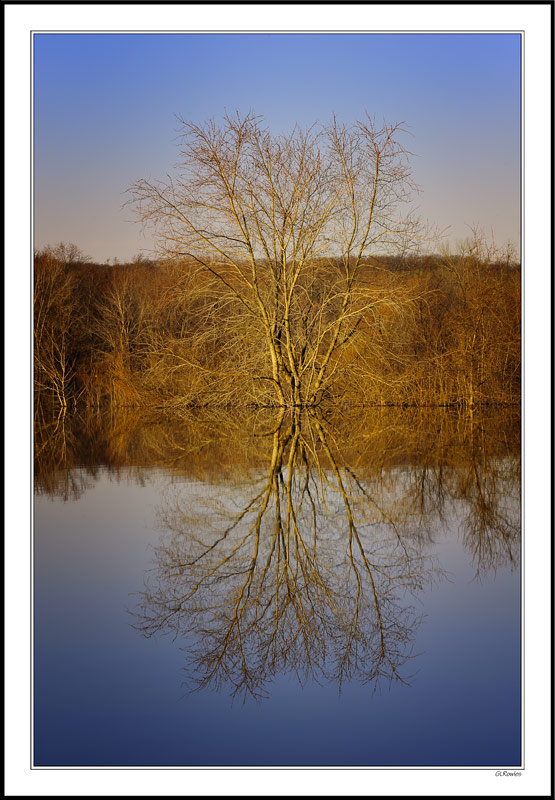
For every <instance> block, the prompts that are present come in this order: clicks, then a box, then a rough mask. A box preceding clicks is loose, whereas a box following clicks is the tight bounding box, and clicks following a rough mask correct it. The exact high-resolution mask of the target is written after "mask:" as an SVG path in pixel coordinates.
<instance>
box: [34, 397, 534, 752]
mask: <svg viewBox="0 0 555 800" xmlns="http://www.w3.org/2000/svg"><path fill="white" fill-rule="evenodd" d="M518 432H519V421H518V419H517V418H514V417H513V416H512V415H511V414H509V413H505V414H504V415H499V414H497V415H490V416H489V417H485V416H484V417H480V416H479V417H477V416H476V415H475V416H474V417H473V418H468V417H459V416H457V415H452V414H448V413H446V412H444V411H439V412H438V411H434V413H422V412H413V411H408V410H407V411H404V412H400V411H395V410H384V411H375V410H374V411H373V412H372V413H369V412H365V413H363V412H357V413H356V414H348V415H347V414H344V415H341V416H339V415H338V416H336V417H334V418H329V419H326V418H325V417H323V416H319V417H316V416H309V415H300V414H298V415H296V416H294V415H293V416H292V415H283V416H282V417H281V418H278V417H276V416H273V417H272V416H270V415H267V416H266V415H260V414H258V415H254V416H252V417H251V418H249V419H241V420H238V419H230V418H215V417H205V416H204V417H198V418H197V417H193V416H192V415H191V416H186V417H185V416H184V417H183V418H182V419H180V420H169V419H165V420H162V419H157V418H150V419H147V420H140V421H138V420H137V419H134V420H133V421H132V422H131V420H130V419H129V418H127V419H126V418H123V417H122V418H119V419H111V420H110V421H108V420H102V421H101V420H96V421H93V420H88V421H87V423H86V425H85V424H84V421H81V423H80V424H79V425H78V424H76V423H70V421H69V420H63V421H60V420H58V421H57V423H56V422H53V423H52V424H50V425H45V426H37V444H36V453H37V457H36V463H35V490H36V504H35V533H34V543H35V641H34V648H35V650H34V655H35V666H34V687H35V699H34V703H35V727H34V735H35V741H34V756H35V764H36V765H37V766H62V765H63V766H200V765H205V766H227V765H230V766H251V765H252V766H255V765H265V766H280V765H284V766H295V765H300V766H442V765H443V766H445V765H448V766H516V765H518V764H519V763H520V565H519V554H520V464H519V442H518ZM195 688H196V689H197V691H194V692H192V693H191V692H190V690H191V689H195ZM233 698H234V699H233ZM258 698H262V699H258Z"/></svg>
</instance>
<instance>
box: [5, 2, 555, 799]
mask: <svg viewBox="0 0 555 800" xmlns="http://www.w3.org/2000/svg"><path fill="white" fill-rule="evenodd" d="M551 12H552V8H551V5H550V4H549V3H538V4H534V3H523V4H491V5H488V4H480V3H478V4H466V5H449V4H447V3H445V4H443V3H440V4H429V5H426V4H420V3H415V4H407V5H397V4H388V5H386V4H373V3H366V4H365V3H363V4H347V3H346V4H335V5H324V4H306V5H303V4H299V5H297V4H295V5H286V4H284V5H263V4H253V5H249V4H244V5H242V4H235V3H228V4H226V5H217V6H214V5H194V4H187V3H179V4H173V5H172V4H168V5H166V4H156V3H151V4H145V5H142V4H128V5H125V4H122V5H116V4H112V5H92V4H91V5H88V4H71V3H67V4H58V5H56V4H50V3H46V4H40V5H38V4H37V5H22V4H16V3H13V4H8V5H6V6H5V22H6V33H5V65H6V79H5V89H6V91H5V111H6V115H5V118H6V128H5V134H6V135H5V154H6V155H5V169H6V181H5V229H6V245H5V289H6V292H5V297H6V301H5V302H6V307H5V311H6V322H5V325H6V327H5V333H6V334H7V335H6V346H5V355H6V361H5V364H6V366H5V375H6V378H7V380H6V382H5V386H6V390H5V408H6V411H5V414H6V416H5V433H6V451H5V452H6V456H5V462H6V463H5V475H6V479H5V481H6V483H5V489H6V497H7V504H6V512H5V521H6V544H5V556H6V564H7V570H6V590H5V597H6V612H5V622H6V645H7V647H6V657H5V675H6V678H5V681H6V683H5V686H6V716H5V726H6V739H5V741H6V745H5V763H6V781H5V791H6V795H7V796H10V795H30V796H35V795H50V794H52V795H61V796H64V795H77V796H79V795H81V794H88V795H97V796H102V795H112V794H114V795H129V796H149V795H153V796H156V795H160V794H162V795H181V796H186V795H200V796H203V795H205V796H206V795H208V796H211V795H212V796H214V795H216V796H217V795H221V796H233V795H238V796H242V795H250V794H252V795H257V794H260V795H277V796H279V795H297V794H298V795H316V796H318V795H322V796H325V795H331V796H334V795H335V796H342V795H363V796H369V795H374V794H375V795H384V796H420V795H423V796H425V795H444V796H449V795H459V796H461V795H462V796H495V795H501V796H529V795H535V796H546V797H549V796H550V786H551V784H550V775H551V765H552V761H551V759H552V739H551V724H550V723H551V719H550V715H551V694H550V693H551V681H550V678H551V669H550V667H551V663H552V662H551V646H550V645H551V641H550V638H549V632H550V631H551V625H550V624H549V623H550V621H551V620H550V611H551V593H550V587H551V580H552V574H551V558H550V556H551V542H550V539H551V535H550V520H551V508H550V498H551V491H552V485H551V466H550V451H549V445H548V442H551V437H550V433H551V429H550V426H551V383H550V373H549V367H548V366H547V362H548V358H549V355H550V353H549V349H548V348H549V346H550V344H551V326H550V322H551V306H550V299H551V267H552V264H551V249H550V248H551V237H552V206H551V176H552V165H551V162H550V158H551V155H550V154H551V148H550V145H551V135H552V128H551V110H552V109H551V106H550V98H551V86H550V79H551V39H550V34H551V23H552V19H551ZM214 19H217V20H218V30H217V31H216V30H214V29H213V28H212V27H211V22H212V20H214ZM315 19H317V20H318V31H315V30H314V28H313V27H312V26H313V25H314V20H315ZM288 20H291V22H292V23H293V22H294V26H293V25H292V24H291V25H290V24H288ZM398 20H402V21H403V32H404V31H410V32H418V31H421V32H432V31H433V32H452V31H456V32H477V31H480V32H483V31H492V32H494V31H495V32H499V31H504V32H505V31H511V32H523V33H524V38H525V48H524V53H525V62H524V86H523V89H524V120H525V137H524V146H523V156H524V159H523V163H524V178H525V180H524V186H523V196H522V200H523V212H524V213H523V231H522V233H523V236H522V255H523V259H522V260H523V275H524V284H525V322H524V343H525V344H524V381H525V383H524V388H525V395H524V400H525V404H524V410H525V414H524V432H525V453H524V455H525V471H524V485H523V494H524V498H525V507H524V512H525V516H524V529H525V531H526V537H525V540H526V544H525V565H524V575H525V584H524V585H525V605H524V614H525V625H524V631H525V640H524V651H525V654H526V673H525V697H526V703H525V707H524V714H525V716H524V727H525V738H524V745H525V759H526V760H525V768H524V769H522V770H520V772H521V776H520V777H518V778H517V777H514V778H511V777H504V778H501V777H496V776H495V772H494V771H493V770H490V769H469V768H467V769H464V770H463V769H456V770H454V769H425V768H420V769H410V768H404V769H377V768H368V769H362V770H360V769H341V770H336V769H303V768H299V769H272V770H265V769H240V768H236V769H225V768H222V769H191V768H189V769H188V768H182V769H175V770H173V769H165V768H161V769H148V768H144V769H119V768H115V769H63V770H62V769H31V767H30V712H31V708H30V694H29V686H30V641H29V619H30V614H31V603H30V600H31V585H30V581H29V569H28V565H29V563H30V560H31V552H30V537H29V531H30V529H31V507H30V499H29V496H28V486H29V484H28V483H27V481H28V480H29V479H30V477H31V469H32V465H30V461H29V459H30V453H31V429H30V420H31V418H32V416H31V411H30V398H31V367H30V364H29V360H28V354H29V353H30V352H31V319H32V317H31V308H30V306H31V302H30V296H31V295H30V286H31V284H30V260H31V256H32V247H31V241H30V233H29V232H30V230H31V159H30V153H31V149H30V148H31V140H30V131H31V96H30V86H31V72H30V64H31V60H30V45H31V31H38V30H56V31H77V30H78V31H102V32H106V31H126V32H139V31H141V32H142V31H153V30H156V31H172V32H175V31H184V32H185V31H187V32H201V31H202V32H205V31H210V32H218V31H221V32H241V31H242V32H261V31H272V32H278V31H279V32H293V31H295V32H310V33H313V32H338V31H342V32H343V31H345V32H365V31H371V32H401V31H399V30H398V29H396V28H395V23H396V22H397V21H398ZM130 23H132V26H131V25H130ZM546 343H548V344H547V346H546ZM549 363H550V362H549ZM24 398H28V401H27V403H25V400H24ZM267 772H271V775H268V774H267ZM453 772H455V773H456V774H453ZM184 790H186V791H184Z"/></svg>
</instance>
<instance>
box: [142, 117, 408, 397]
mask: <svg viewBox="0 0 555 800" xmlns="http://www.w3.org/2000/svg"><path fill="white" fill-rule="evenodd" d="M179 121H180V124H181V126H182V137H181V139H180V148H179V149H180V156H181V158H180V161H179V163H178V165H177V174H176V175H175V177H171V176H167V178H166V180H164V181H159V182H153V181H151V180H147V179H142V180H139V181H137V183H136V184H135V185H134V186H133V187H132V188H131V189H130V195H131V199H130V202H131V204H132V205H133V206H134V208H135V209H136V212H137V214H138V217H139V219H140V220H142V221H143V223H145V224H148V225H152V226H153V227H154V232H155V236H156V238H157V241H158V245H159V248H160V251H161V254H162V255H165V256H174V255H176V254H181V255H186V256H188V257H189V259H191V260H193V261H194V263H195V264H196V265H197V269H198V270H199V271H201V272H202V273H204V274H205V275H206V276H211V278H212V279H213V280H215V281H216V284H217V285H218V287H219V291H220V296H221V299H222V301H223V303H224V304H225V306H226V311H227V322H228V324H229V325H230V326H231V327H232V328H234V329H235V330H236V329H237V328H238V327H240V328H241V330H242V331H243V341H244V342H245V344H247V343H248V344H251V343H253V345H256V343H258V344H259V346H260V348H261V351H262V352H263V354H264V361H263V367H264V368H263V369H262V370H261V371H260V374H255V375H252V379H253V380H255V381H258V382H259V385H260V387H261V388H260V393H261V396H262V397H264V396H265V397H266V399H267V402H268V403H273V404H277V405H282V406H283V405H294V406H301V405H313V404H315V403H318V402H319V401H320V400H321V398H322V396H323V395H324V393H325V392H326V390H327V389H328V388H329V386H330V385H331V383H332V381H333V376H334V370H335V364H336V361H337V356H338V354H339V353H340V351H341V348H343V347H344V346H345V345H346V343H347V342H349V341H350V339H351V338H352V337H353V336H354V335H355V333H356V331H357V329H358V327H359V325H360V324H361V322H362V320H363V319H368V320H370V321H371V320H372V318H373V314H375V312H376V308H377V307H379V306H380V305H384V304H385V305H388V304H393V305H396V304H398V302H399V299H398V298H396V297H395V296H393V297H392V296H390V295H389V294H386V293H380V292H375V291H372V290H371V289H369V287H368V286H367V285H366V284H365V283H364V282H363V281H362V280H361V277H362V274H363V272H364V267H365V266H366V265H367V264H368V260H369V258H370V257H371V256H372V254H375V253H387V252H390V251H391V250H397V249H399V248H400V249H402V250H403V252H406V250H407V248H409V247H410V246H412V245H414V243H415V242H416V241H417V240H418V237H419V235H421V233H422V231H421V229H420V225H419V222H418V221H417V220H416V219H415V218H414V217H413V216H412V215H411V214H410V213H407V214H406V215H402V214H400V213H399V209H400V208H401V207H402V206H403V204H405V203H407V202H408V201H409V200H410V198H411V191H412V190H413V189H415V188H416V187H415V186H414V184H413V182H412V180H411V171H410V165H409V162H408V156H409V153H408V151H407V150H406V148H405V147H404V146H403V144H402V143H401V141H400V137H401V135H402V134H403V133H404V128H403V126H402V125H400V124H396V125H387V124H384V125H383V126H381V127H380V126H378V125H376V124H375V122H374V121H373V120H372V119H371V118H370V117H368V116H367V117H366V118H365V120H364V121H362V122H357V123H356V124H354V125H353V126H351V127H347V126H345V125H342V124H340V123H339V122H338V121H337V120H336V119H333V121H332V122H331V124H329V125H327V126H323V127H317V126H316V125H315V126H312V127H311V128H309V129H308V130H302V129H301V128H299V127H297V126H296V127H294V128H293V130H292V131H291V132H290V133H288V134H283V135H274V134H272V133H271V132H270V131H269V130H268V129H267V128H265V127H264V126H263V124H262V120H261V118H260V117H257V116H255V115H254V114H252V113H249V114H247V115H246V116H244V117H242V116H240V115H239V114H235V115H228V114H226V116H225V117H224V119H223V123H222V124H221V125H217V124H216V123H215V122H214V121H210V122H207V123H205V124H202V125H197V124H195V123H192V122H187V121H185V120H183V119H180V120H179ZM254 361H255V362H256V363H258V362H257V360H256V359H255V360H254Z"/></svg>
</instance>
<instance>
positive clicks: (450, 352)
mask: <svg viewBox="0 0 555 800" xmlns="http://www.w3.org/2000/svg"><path fill="white" fill-rule="evenodd" d="M64 249H66V250H68V247H67V246H62V247H60V246H57V247H46V248H44V249H42V250H40V251H37V252H36V253H35V261H34V363H35V398H36V400H37V402H38V403H40V404H42V405H45V406H48V407H49V406H54V407H56V408H58V409H62V408H63V409H65V408H73V407H75V406H76V405H79V406H81V405H87V406H93V407H96V408H105V407H112V408H115V407H123V406H125V407H128V406H152V405H156V406H164V407H171V406H182V405H187V406H194V407H205V406H227V407H233V406H244V405H256V406H274V405H281V404H282V402H284V401H283V400H281V399H280V398H279V396H276V392H275V390H274V385H273V380H272V374H271V360H270V359H269V358H268V352H267V348H266V347H265V343H264V336H263V332H262V331H260V330H259V329H258V330H257V328H256V326H253V325H252V324H249V314H248V312H247V311H246V310H245V309H242V308H241V305H240V303H238V302H236V303H233V302H232V301H230V298H229V294H228V292H227V290H226V287H225V286H223V284H222V283H221V282H220V281H219V280H217V279H214V278H213V277H212V278H211V277H210V275H209V274H208V275H206V273H204V272H203V271H201V270H199V269H198V265H197V264H196V263H195V262H194V260H192V259H191V258H188V257H186V256H180V257H174V258H171V257H168V258H165V259H161V260H158V261H155V262H154V261H148V260H146V259H144V258H142V259H141V258H137V259H135V260H134V262H132V263H122V264H117V265H113V264H112V265H107V264H97V263H93V262H91V261H90V260H87V259H86V258H85V257H84V256H83V255H82V254H81V252H80V251H79V250H78V248H76V247H73V248H69V249H71V250H72V251H73V256H72V258H68V257H66V255H67V254H66V253H64ZM312 269H313V272H314V280H313V282H312V284H311V286H310V287H307V292H306V295H305V298H306V308H305V310H304V311H305V314H306V315H309V314H311V313H312V314H314V313H315V311H314V310H313V308H312V304H317V303H318V302H319V298H321V296H325V295H326V294H328V295H329V293H330V284H332V283H333V281H334V280H335V279H336V275H337V274H338V272H340V265H338V264H337V262H336V261H335V260H334V259H333V258H329V259H324V258H321V259H320V260H318V262H316V263H314V264H313V265H312ZM359 272H360V277H359V284H360V285H362V286H363V287H364V290H365V292H366V294H367V296H368V297H372V298H373V302H372V304H371V305H369V307H368V308H367V309H365V310H364V311H361V312H360V314H359V315H358V316H357V322H356V326H355V325H352V327H351V328H350V329H348V330H347V331H346V332H345V334H344V335H343V338H342V339H341V341H340V342H339V343H338V346H337V350H336V352H335V353H334V355H333V361H332V364H331V367H330V370H329V373H328V376H327V380H326V381H325V382H324V383H323V385H322V386H321V389H320V394H319V396H318V397H317V402H324V403H333V404H353V403H362V404H366V405H418V406H430V405H442V406H445V405H464V406H467V407H473V406H476V405H480V404H484V403H489V404H491V403H503V404H508V403H511V404H513V403H518V402H519V400H520V308H521V304H520V269H519V268H518V266H515V265H514V264H512V263H507V262H506V261H503V260H500V259H499V258H498V257H495V258H491V257H490V258H488V257H487V254H486V255H484V252H483V251H479V252H478V251H477V250H476V248H475V247H474V246H473V244H472V242H470V243H467V244H466V245H465V246H464V247H463V248H462V249H461V251H460V252H459V253H458V254H457V255H456V256H453V255H448V254H443V255H432V256H426V257H417V256H410V257H404V258H391V257H381V258H380V257H373V258H371V259H368V260H367V261H365V263H364V264H362V265H361V266H360V267H359ZM222 287H223V290H222ZM309 289H310V291H309ZM311 295H312V296H311ZM292 317H293V315H292ZM312 322H313V320H312ZM319 323H320V326H322V325H323V324H324V323H323V321H322V320H320V321H319ZM293 324H294V325H295V326H298V327H299V329H301V330H302V328H303V326H305V325H307V326H309V325H310V322H309V321H307V320H306V318H305V317H303V314H302V313H301V311H300V310H299V311H298V314H297V315H296V316H295V317H294V322H293V319H292V320H291V326H292V327H293ZM300 338H302V337H300ZM303 347H304V358H307V355H306V352H307V350H308V346H307V345H306V344H303V346H301V347H300V351H299V364H300V365H301V369H302V366H303V364H304V362H303ZM318 364H319V362H316V364H315V368H314V370H313V372H315V371H316V369H317V367H318ZM287 377H288V378H289V387H290V388H289V392H290V395H289V397H291V396H293V398H294V392H295V385H294V379H293V378H292V376H287ZM286 388H287V387H286ZM284 394H285V392H284ZM285 402H286V400H285Z"/></svg>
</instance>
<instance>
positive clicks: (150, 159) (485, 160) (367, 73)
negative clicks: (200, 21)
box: [34, 33, 520, 261]
mask: <svg viewBox="0 0 555 800" xmlns="http://www.w3.org/2000/svg"><path fill="white" fill-rule="evenodd" d="M226 108H227V109H228V110H235V109H238V110H239V111H242V112H246V111H248V110H249V109H252V110H254V111H255V112H256V113H257V114H261V115H263V116H264V118H265V121H266V123H267V124H268V125H269V127H270V128H271V129H272V130H274V131H276V132H277V131H281V130H287V129H289V128H290V127H291V126H292V125H293V124H294V123H295V122H298V123H300V124H301V125H310V124H312V123H313V122H315V121H319V122H327V121H328V120H329V119H330V117H331V115H332V114H336V116H337V117H338V118H339V119H340V120H342V121H345V122H347V123H348V122H353V121H355V120H356V119H359V118H361V117H363V116H364V114H365V112H366V111H368V112H369V113H370V114H372V115H375V116H376V117H377V118H378V119H380V118H382V117H383V118H384V119H385V120H386V121H387V122H399V121H404V122H406V123H407V124H408V126H409V127H410V131H411V136H410V137H409V138H407V140H406V143H407V146H408V147H409V148H410V149H411V151H412V152H413V153H414V154H415V157H414V159H413V170H414V177H415V179H416V181H417V183H418V184H419V185H420V186H421V188H422V194H421V195H420V196H419V198H418V205H419V209H420V213H421V214H422V216H423V217H424V218H426V219H428V220H429V221H430V222H432V223H434V224H437V225H438V226H439V227H440V228H446V227H447V226H449V230H448V239H449V240H450V242H451V243H452V244H455V243H456V241H457V240H460V239H461V238H464V237H465V236H467V235H468V234H469V228H468V227H467V226H469V225H475V224H477V225H480V226H482V227H483V228H484V230H485V232H486V233H487V234H490V233H491V232H493V235H494V237H495V241H496V243H497V244H499V245H504V244H505V243H506V242H507V241H511V242H512V243H513V244H515V245H516V246H518V244H519V230H520V183H519V181H520V36H519V35H517V34H333V33H332V34H278V33H269V34H171V33H169V34H36V35H35V37H34V112H35V117H34V146H35V247H42V246H44V245H45V244H47V243H55V242H58V241H72V242H74V243H75V244H77V245H79V246H80V247H81V248H82V249H83V250H84V251H85V252H86V253H87V254H89V255H91V256H92V257H93V258H94V259H96V260H99V261H104V260H105V259H107V258H113V257H117V258H119V259H120V260H124V259H127V258H131V257H132V256H133V255H135V254H136V253H138V252H139V251H141V250H145V249H146V250H148V249H149V248H150V247H151V246H152V244H151V241H150V239H149V237H148V235H147V236H146V237H145V236H144V234H143V233H142V232H141V228H140V226H139V225H138V224H137V223H136V222H134V221H133V217H132V214H131V212H130V210H129V209H128V208H122V204H123V203H124V201H125V199H126V198H125V190H126V189H127V188H129V186H130V185H131V184H132V183H133V182H134V181H135V180H137V179H138V178H140V177H152V178H159V177H163V176H164V175H165V174H166V172H168V171H171V169H172V166H173V164H174V163H175V161H176V158H177V149H176V145H175V137H176V134H177V123H176V118H175V115H176V114H179V115H182V116H183V117H185V118H187V119H191V120H193V121H196V122H201V121H204V120H206V119H208V118H211V117H216V118H218V117H220V116H221V114H222V113H223V111H224V109H226Z"/></svg>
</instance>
